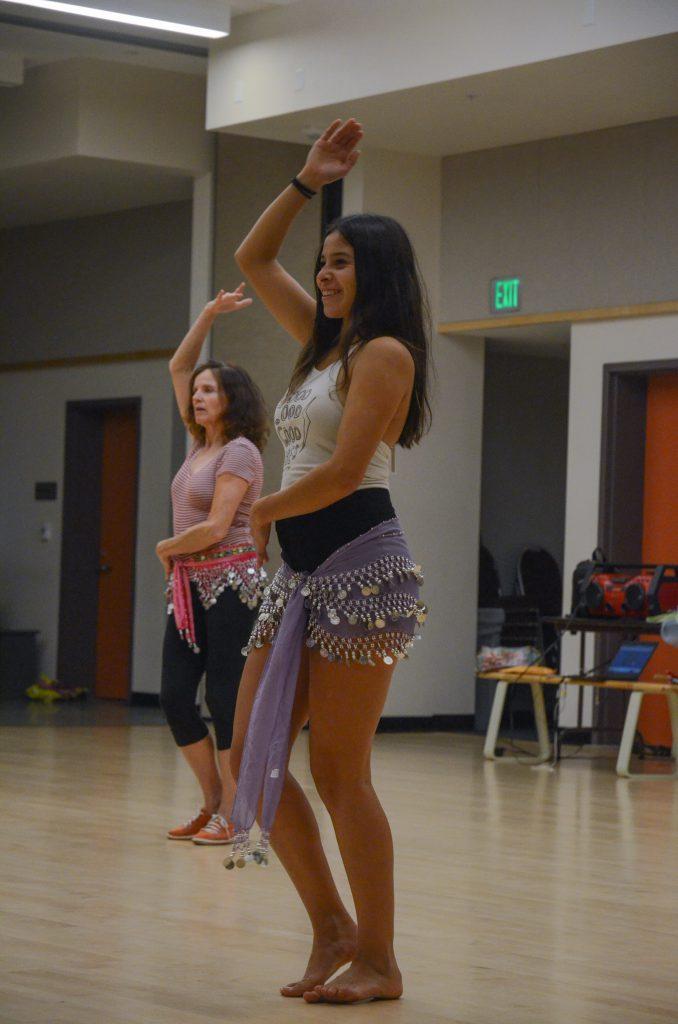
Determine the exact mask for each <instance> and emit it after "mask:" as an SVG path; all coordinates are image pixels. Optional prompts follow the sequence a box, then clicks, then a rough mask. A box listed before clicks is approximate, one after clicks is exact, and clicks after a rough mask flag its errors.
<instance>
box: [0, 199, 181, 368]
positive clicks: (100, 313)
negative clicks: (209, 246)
mask: <svg viewBox="0 0 678 1024" xmlns="http://www.w3.org/2000/svg"><path fill="white" fill-rule="evenodd" d="M0 252H1V253H2V256H3V258H2V259H1V260H0V291H1V292H2V294H3V296H4V301H3V303H2V306H1V307H0V345H1V346H2V347H1V351H0V362H2V363H16V362H32V361H44V360H46V359H64V358H68V357H71V356H96V355H106V354H109V353H123V352H136V351H141V350H152V349H158V348H167V347H169V346H172V345H173V344H174V343H175V342H176V340H177V339H178V338H180V337H181V336H182V334H183V332H184V331H185V329H186V325H187V323H188V307H189V283H190V272H191V203H190V202H180V203H163V204H160V205H158V206H145V207H141V208H138V209H134V210H122V211H119V212H117V213H108V214H104V215H101V216H96V217H79V218H77V219H75V220H61V221H53V222H51V223H48V224H36V225H28V226H25V227H17V228H11V229H8V230H5V231H2V232H0Z"/></svg>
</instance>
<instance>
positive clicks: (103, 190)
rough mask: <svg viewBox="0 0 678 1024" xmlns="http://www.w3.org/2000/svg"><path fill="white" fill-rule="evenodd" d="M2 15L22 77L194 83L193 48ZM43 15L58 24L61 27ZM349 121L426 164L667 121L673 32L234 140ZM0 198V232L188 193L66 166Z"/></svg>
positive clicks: (677, 86) (84, 164) (132, 175)
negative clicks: (66, 63)
mask: <svg viewBox="0 0 678 1024" xmlns="http://www.w3.org/2000/svg"><path fill="white" fill-rule="evenodd" d="M288 2H294V0H277V2H267V3H264V2H260V0H236V2H235V3H234V4H233V11H234V16H236V21H235V25H234V34H235V33H237V17H239V16H241V15H245V14H248V13H252V12H255V11H258V10H263V9H265V8H268V7H274V6H278V5H279V4H281V3H288ZM10 8H11V9H12V10H11V13H12V15H13V16H16V12H17V11H22V10H25V11H26V12H30V8H21V7H18V6H15V5H12V4H7V3H3V2H2V0H0V35H1V40H0V50H2V51H5V52H9V53H18V54H20V55H21V56H22V57H23V58H24V60H25V63H26V65H27V66H28V67H29V68H30V67H31V66H33V65H36V64H45V63H52V62H55V61H62V60H67V59H70V58H74V57H90V58H94V59H100V60H106V61H110V60H117V61H124V62H126V63H132V64H140V65H143V66H147V67H156V68H159V69H168V70H169V69H171V70H174V71H179V72H183V73H186V74H193V75H204V74H205V70H206V63H207V62H206V57H205V54H206V53H207V50H206V48H202V47H197V48H196V46H195V43H196V40H195V39H190V40H189V39H187V40H186V41H185V42H186V43H187V44H188V46H187V47H183V41H182V37H174V38H173V39H172V40H169V37H168V36H167V34H165V36H164V37H161V38H160V39H158V38H156V42H158V41H159V42H160V44H161V46H165V44H167V48H157V47H156V46H149V45H147V43H145V42H144V41H143V40H142V41H138V42H134V41H132V42H130V41H129V40H122V41H115V40H111V39H108V38H105V39H101V38H96V37H95V36H94V35H92V26H93V25H95V24H96V23H95V22H93V21H92V20H91V19H77V21H79V22H80V23H81V25H82V24H83V23H85V22H86V23H87V29H88V31H87V33H86V34H72V33H71V32H70V31H57V30H52V29H51V28H50V29H45V28H35V27H29V26H27V25H17V24H7V23H4V22H3V21H2V19H3V16H6V15H7V14H8V13H9V12H10ZM54 17H55V18H57V22H58V23H60V24H61V25H62V26H63V25H64V19H63V17H57V16H54ZM40 20H43V19H42V18H41V19H40ZM56 27H57V25H56V24H55V29H56ZM137 35H138V33H137V32H136V31H135V36H137ZM177 38H178V39H179V46H180V50H181V48H182V47H183V49H184V50H188V51H189V52H179V51H177V49H176V48H175V47H176V44H177ZM196 49H197V51H198V52H195V51H196ZM201 51H202V52H201ZM17 88H21V87H20V86H18V87H17ZM349 114H351V115H353V116H356V117H358V118H360V119H361V120H362V121H363V122H364V123H365V126H366V128H367V133H368V134H367V137H366V142H365V146H364V147H363V148H366V147H367V146H374V147H376V148H383V149H402V150H407V151H411V152H421V153H428V154H434V155H445V154H452V153H458V152H464V151H472V150H475V149H482V148H487V147H496V146H505V145H511V144H516V143H520V142H525V141H530V140H533V139H538V138H548V137H553V136H558V135H565V134H575V133H578V132H583V131H591V130H595V129H600V128H605V127H611V126H613V125H620V124H628V123H633V122H638V121H645V120H652V119H656V118H661V117H668V116H673V115H676V114H678V33H676V34H674V35H667V36H660V37H657V38H654V39H645V40H641V41H638V42H634V43H629V44H625V45H622V46H616V47H611V48H608V49H605V50H598V51H591V52H588V53H583V54H577V55H574V56H570V57H563V58H560V59H558V60H551V61H547V62H542V63H536V64H532V65H527V66H523V67H519V68H511V69H508V70H505V71H500V72H492V73H488V74H484V75H479V76H474V77H472V78H466V79H458V80H455V81H450V82H445V83H440V84H436V85H431V86H424V87H420V88H417V89H409V90H403V91H398V92H393V93H388V94H384V95H380V96H371V97H364V98H362V99H358V100H355V101H352V102H351V103H350V104H341V105H336V106H330V107H323V108H315V109H313V110H307V111H302V112H299V113H295V114H290V115H287V116H284V117H280V118H277V119H270V120H261V121H257V122H250V123H248V124H243V125H241V126H239V127H238V128H237V131H236V134H245V135H253V136H257V137H261V138H270V139H279V140H282V141H294V142H306V141H307V139H308V131H309V129H313V128H316V127H323V126H324V125H325V124H326V123H327V122H328V121H329V120H331V119H332V118H333V117H334V116H346V115H349ZM0 190H1V193H2V195H1V197H0V225H3V224H4V225H6V226H8V225H10V224H17V223H39V222H41V221H43V220H53V219H57V218H66V217H76V216H86V215H88V214H90V213H98V212H104V211H109V210H112V209H124V208H127V207H130V206H141V205H145V204H150V203H154V202H168V201H171V200H172V199H176V198H184V197H186V196H188V195H189V194H190V183H189V182H188V181H187V180H185V179H183V180H182V179H178V178H173V177H171V176H170V175H168V174H166V173H165V172H162V171H157V170H153V169H144V168H143V167H138V166H136V165H134V166H133V165H117V164H115V163H111V162H109V161H101V160H89V159H84V158H83V159H75V158H74V159H72V160H68V161H59V162H58V163H57V164H43V165H38V166H33V167H32V168H31V169H30V170H27V169H25V168H24V169H22V170H21V172H4V173H3V174H2V176H0Z"/></svg>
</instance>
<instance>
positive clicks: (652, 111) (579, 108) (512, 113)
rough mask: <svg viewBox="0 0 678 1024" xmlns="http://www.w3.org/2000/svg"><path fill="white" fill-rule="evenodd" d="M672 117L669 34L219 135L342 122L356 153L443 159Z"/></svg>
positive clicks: (675, 109) (675, 70) (298, 134)
mask: <svg viewBox="0 0 678 1024" xmlns="http://www.w3.org/2000/svg"><path fill="white" fill-rule="evenodd" d="M676 114H678V33H674V34H672V35H664V36H657V37H655V38H652V39H643V40H639V41H637V42H633V43H626V44H624V45H620V46H614V47H608V48H606V49H603V50H591V51H589V52H587V53H579V54H574V55H572V56H568V57H560V58H558V59H555V60H549V61H542V62H539V63H535V64H528V65H523V66H521V67H516V68H508V69H506V70H502V71H494V72H489V73H487V74H483V75H474V76H472V77H469V78H461V79H454V80H452V81H447V82H441V83H437V84H435V85H427V86H420V87H418V88H415V89H406V90H402V91H398V92H391V93H385V94H382V95H379V96H368V97H364V98H361V99H357V100H351V101H350V102H346V103H341V104H333V105H331V106H325V107H316V108H314V109H311V110H303V111H299V112H295V113H292V114H287V115H284V116H281V117H277V118H270V119H263V120H259V121H252V122H249V123H246V124H241V125H238V126H237V128H234V129H229V131H231V132H232V133H234V134H238V135H253V136H256V137H258V138H267V139H277V140H280V141H285V142H305V141H307V139H308V137H309V133H310V132H311V131H312V130H313V129H322V128H324V127H325V126H326V125H327V124H328V123H329V122H330V121H332V120H333V119H334V118H335V117H347V116H352V117H356V118H358V120H360V121H362V122H363V124H364V125H365V127H366V129H367V135H366V140H365V146H368V145H369V146H374V147H376V148H379V149H393V150H403V151H407V152H412V153H422V154H430V155H435V156H444V155H450V154H453V153H463V152H472V151H474V150H477V149H486V148H494V147H499V146H509V145H514V144H516V143H520V142H529V141H533V140H535V139H543V138H552V137H555V136H560V135H574V134H577V133H579V132H587V131H595V130H598V129H601V128H609V127H612V126H615V125H622V124H633V123H635V122H639V121H651V120H656V119H658V118H662V117H671V116H674V115H676ZM365 146H364V147H363V148H365Z"/></svg>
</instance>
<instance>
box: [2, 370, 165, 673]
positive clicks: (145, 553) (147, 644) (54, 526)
mask: <svg viewBox="0 0 678 1024" xmlns="http://www.w3.org/2000/svg"><path fill="white" fill-rule="evenodd" d="M135 396H139V397H140V398H141V402H142V405H141V448H140V461H139V506H138V518H137V547H136V575H135V584H134V586H135V591H134V602H135V603H134V636H133V662H132V689H133V690H134V691H138V692H145V693H158V692H159V689H160V658H161V650H162V637H163V632H164V628H165V611H164V602H163V590H164V586H163V574H162V568H161V566H160V563H159V562H158V559H157V558H156V555H155V545H156V543H157V541H158V540H160V539H161V538H162V537H165V536H167V528H168V514H169V480H170V469H171V459H172V453H171V447H172V410H173V401H174V400H173V397H172V389H171V385H170V381H169V374H168V372H167V362H166V361H165V360H162V361H152V362H136V363H119V364H115V365H109V366H87V367H78V368H72V367H69V368H63V369H51V370H42V371H34V370H31V371H25V372H14V373H4V374H0V407H1V408H2V410H3V434H2V449H1V450H0V477H1V478H2V480H3V481H5V485H4V486H3V487H2V488H0V519H1V520H2V523H3V528H2V530H1V531H0V565H1V567H2V592H1V595H0V621H1V623H2V627H3V628H5V629H38V630H40V637H39V642H40V646H41V653H42V668H43V670H44V671H46V672H47V673H49V674H50V675H53V674H54V673H55V671H56V657H57V638H58V622H59V581H60V572H61V515H62V501H63V465H64V440H65V419H66V402H68V401H85V400H88V399H101V398H127V397H135ZM38 480H54V481H56V482H57V485H58V500H57V501H56V502H42V501H40V502H36V501H35V500H34V485H35V482H36V481H38ZM45 523H46V524H49V526H50V527H51V531H52V538H51V540H50V541H48V542H47V543H43V542H42V541H41V540H40V530H41V526H42V525H43V524H45ZM65 568H66V571H67V572H75V573H77V571H78V567H77V566H68V567H65Z"/></svg>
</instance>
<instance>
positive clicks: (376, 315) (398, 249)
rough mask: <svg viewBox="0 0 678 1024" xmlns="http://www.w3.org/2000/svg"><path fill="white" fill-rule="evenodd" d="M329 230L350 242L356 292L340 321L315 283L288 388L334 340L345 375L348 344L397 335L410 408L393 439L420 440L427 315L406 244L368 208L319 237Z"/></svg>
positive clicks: (424, 426) (426, 407) (426, 420)
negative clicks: (310, 321)
mask: <svg viewBox="0 0 678 1024" xmlns="http://www.w3.org/2000/svg"><path fill="white" fill-rule="evenodd" d="M333 231H337V232H338V233H339V234H340V235H341V236H342V237H343V238H345V239H346V241H347V242H348V243H349V244H350V245H351V246H352V247H353V252H354V258H355V277H356V293H355V299H354V302H353V307H352V309H351V315H350V317H349V318H348V320H347V322H346V323H345V324H344V325H339V323H338V321H337V320H336V319H334V318H329V317H326V316H325V314H324V312H323V304H322V299H321V296H320V291H319V289H318V285H317V283H316V285H315V292H316V314H315V323H314V325H313V333H312V335H311V337H310V339H309V341H308V342H307V343H306V345H305V346H304V348H303V349H302V352H301V355H300V357H299V359H298V360H297V364H296V366H295V367H294V371H293V374H292V380H291V381H290V386H289V390H290V392H292V391H294V390H295V389H296V388H298V387H299V385H300V384H301V383H302V382H303V381H304V379H305V378H306V376H307V375H308V373H309V372H310V371H311V369H312V368H313V367H314V366H315V365H316V363H318V362H320V361H321V360H322V358H323V357H324V356H325V354H326V353H327V352H329V351H330V350H331V349H333V348H334V347H335V346H336V345H337V344H338V345H339V351H340V354H341V364H342V371H341V372H342V375H343V377H342V379H343V380H346V375H347V373H348V367H349V349H350V347H351V346H352V345H356V344H357V345H358V346H360V347H362V345H366V344H367V342H368V341H371V340H372V338H378V337H381V336H384V335H386V336H389V337H392V338H397V339H398V340H399V341H401V342H402V343H403V345H405V346H406V348H407V349H408V351H409V352H410V354H411V355H412V358H413V359H414V387H413V389H412V398H411V400H410V408H409V410H408V413H407V419H406V420H405V424H404V426H403V429H402V433H401V435H400V437H399V438H398V444H400V445H402V446H403V447H404V448H411V447H412V445H413V444H417V443H418V442H419V441H421V439H422V437H423V435H424V434H425V433H426V431H427V430H428V428H429V426H430V423H431V407H430V404H429V399H428V390H429V385H428V374H429V335H430V314H429V308H428V301H427V298H426V292H425V290H424V287H423V285H422V282H421V275H420V272H419V268H418V266H417V260H416V257H415V255H414V251H413V249H412V243H411V242H410V240H409V238H408V236H407V234H406V232H405V230H404V228H403V227H402V226H401V225H400V224H399V223H398V221H396V220H393V218H392V217H382V216H379V215H378V214H374V213H358V214H352V215H351V216H348V217H340V218H339V219H338V220H335V221H334V222H333V223H332V224H330V226H329V227H328V229H327V231H326V232H325V238H327V236H328V235H330V234H331V233H332V232H333ZM325 238H323V242H324V241H325ZM321 253H322V246H321V247H320V250H319V252H318V256H317V259H316V264H315V276H316V277H317V275H318V272H319V270H320V258H321Z"/></svg>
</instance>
